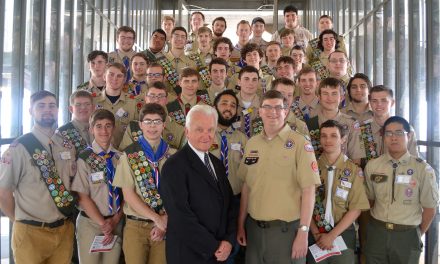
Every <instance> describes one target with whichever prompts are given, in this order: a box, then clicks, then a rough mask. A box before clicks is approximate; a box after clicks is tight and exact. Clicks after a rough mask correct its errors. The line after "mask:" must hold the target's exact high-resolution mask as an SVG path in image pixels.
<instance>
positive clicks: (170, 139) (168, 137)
mask: <svg viewBox="0 0 440 264" xmlns="http://www.w3.org/2000/svg"><path fill="white" fill-rule="evenodd" d="M166 138H167V140H168V141H173V139H174V135H173V133H168V134H167V135H166Z"/></svg>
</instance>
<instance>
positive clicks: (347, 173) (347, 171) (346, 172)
mask: <svg viewBox="0 0 440 264" xmlns="http://www.w3.org/2000/svg"><path fill="white" fill-rule="evenodd" d="M344 175H345V176H347V177H348V176H350V175H351V170H350V169H344Z"/></svg>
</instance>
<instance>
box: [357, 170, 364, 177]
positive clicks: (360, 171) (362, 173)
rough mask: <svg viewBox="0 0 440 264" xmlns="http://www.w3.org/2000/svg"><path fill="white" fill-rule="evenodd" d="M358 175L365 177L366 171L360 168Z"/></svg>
mask: <svg viewBox="0 0 440 264" xmlns="http://www.w3.org/2000/svg"><path fill="white" fill-rule="evenodd" d="M358 176H359V177H361V178H363V177H364V172H363V171H362V170H359V171H358Z"/></svg>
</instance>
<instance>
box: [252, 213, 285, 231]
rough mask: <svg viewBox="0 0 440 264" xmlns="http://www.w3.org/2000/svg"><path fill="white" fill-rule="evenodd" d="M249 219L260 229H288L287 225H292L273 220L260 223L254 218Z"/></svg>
mask: <svg viewBox="0 0 440 264" xmlns="http://www.w3.org/2000/svg"><path fill="white" fill-rule="evenodd" d="M249 218H250V219H251V220H252V221H254V222H255V223H256V224H257V226H258V227H260V228H271V227H280V226H281V227H287V225H289V224H291V223H292V222H286V221H282V220H272V221H260V220H256V219H254V218H252V217H251V216H249Z"/></svg>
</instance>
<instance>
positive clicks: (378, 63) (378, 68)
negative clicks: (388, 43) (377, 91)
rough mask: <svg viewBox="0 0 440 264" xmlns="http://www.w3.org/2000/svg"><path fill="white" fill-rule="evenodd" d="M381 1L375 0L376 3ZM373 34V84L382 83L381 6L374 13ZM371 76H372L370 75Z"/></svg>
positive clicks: (382, 31) (382, 41)
mask: <svg viewBox="0 0 440 264" xmlns="http://www.w3.org/2000/svg"><path fill="white" fill-rule="evenodd" d="M379 2H381V1H380V0H376V4H378V3H379ZM373 26H374V32H375V33H374V34H372V36H373V39H374V51H375V54H374V78H373V79H372V82H373V84H383V70H384V67H383V60H384V55H383V47H384V38H383V37H384V30H383V7H381V8H380V9H379V10H378V11H377V12H376V13H375V14H374V25H373ZM371 77H373V76H371Z"/></svg>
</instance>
